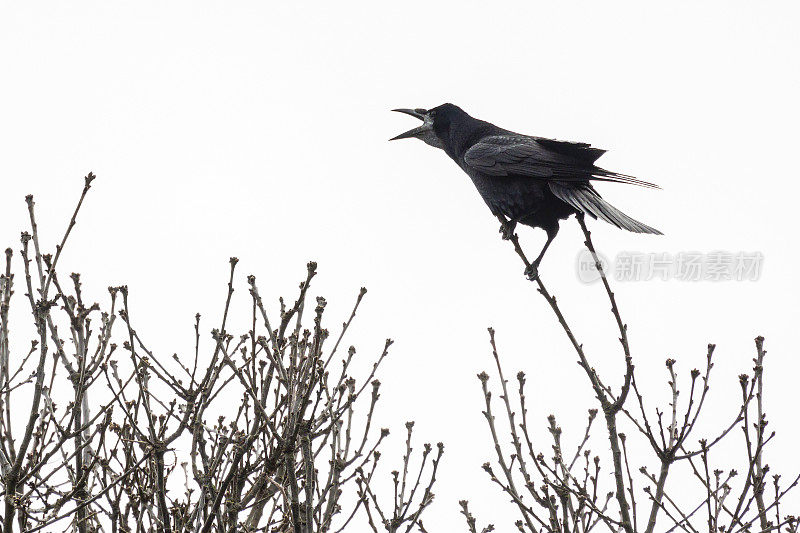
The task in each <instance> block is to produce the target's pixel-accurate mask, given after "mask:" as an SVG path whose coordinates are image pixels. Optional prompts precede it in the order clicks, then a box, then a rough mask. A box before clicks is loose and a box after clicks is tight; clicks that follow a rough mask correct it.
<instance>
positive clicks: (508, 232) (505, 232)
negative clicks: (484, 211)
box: [497, 215, 517, 241]
mask: <svg viewBox="0 0 800 533" xmlns="http://www.w3.org/2000/svg"><path fill="white" fill-rule="evenodd" d="M497 218H498V219H500V235H502V236H503V240H504V241H507V240H509V239H511V236H512V235H514V229H515V228H516V227H517V219H515V218H513V219H511V220H508V219H506V217H505V215H497Z"/></svg>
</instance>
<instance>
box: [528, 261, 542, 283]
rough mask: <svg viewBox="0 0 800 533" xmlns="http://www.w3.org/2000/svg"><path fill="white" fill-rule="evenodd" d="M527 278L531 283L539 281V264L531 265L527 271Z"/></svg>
mask: <svg viewBox="0 0 800 533" xmlns="http://www.w3.org/2000/svg"><path fill="white" fill-rule="evenodd" d="M525 277H526V278H528V279H529V280H530V281H536V280H537V279H539V263H531V265H530V266H529V267H528V268H526V269H525Z"/></svg>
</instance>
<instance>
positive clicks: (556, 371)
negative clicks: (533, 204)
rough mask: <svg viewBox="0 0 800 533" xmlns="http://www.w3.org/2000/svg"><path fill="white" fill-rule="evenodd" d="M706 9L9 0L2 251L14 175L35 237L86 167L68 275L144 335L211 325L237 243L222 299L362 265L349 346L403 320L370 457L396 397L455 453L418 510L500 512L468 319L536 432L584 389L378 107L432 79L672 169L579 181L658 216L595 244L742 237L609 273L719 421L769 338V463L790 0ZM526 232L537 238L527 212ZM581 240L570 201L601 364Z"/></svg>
mask: <svg viewBox="0 0 800 533" xmlns="http://www.w3.org/2000/svg"><path fill="white" fill-rule="evenodd" d="M698 4H699V3H696V2H693V3H683V2H673V3H670V5H668V6H664V5H661V6H658V7H647V8H645V7H643V5H642V3H638V2H624V3H623V2H603V3H602V4H601V3H592V2H581V3H572V2H569V3H558V5H556V3H555V2H491V3H489V2H438V3H434V2H402V3H401V2H393V3H386V2H363V3H351V2H317V3H292V4H289V3H280V4H279V3H277V2H236V3H233V2H224V3H223V2H218V3H210V2H170V3H164V2H144V1H140V2H135V3H124V4H123V3H116V2H94V3H91V2H84V3H80V4H76V3H61V2H47V3H35V4H34V3H14V4H11V3H3V4H0V76H2V78H0V80H2V81H0V147H1V148H0V176H2V189H0V217H2V218H1V219H0V220H1V221H2V224H1V225H0V237H2V239H0V244H2V245H3V246H4V247H5V246H9V245H11V246H13V247H14V248H15V249H18V248H19V245H18V236H19V231H21V230H22V229H25V228H26V226H25V224H26V220H27V218H26V210H25V203H24V200H23V198H24V195H25V194H27V193H33V194H34V195H35V197H36V201H37V206H38V209H39V212H40V225H41V227H42V231H43V236H44V242H45V244H46V245H47V246H48V247H50V248H51V249H52V248H53V246H54V244H55V240H56V238H57V237H59V236H60V235H61V232H62V229H63V227H64V225H65V224H66V221H67V220H68V218H69V214H70V213H71V211H72V209H73V205H74V200H75V199H76V198H77V195H78V193H79V191H80V187H81V186H82V177H83V176H84V175H85V174H86V173H87V172H88V171H90V170H91V171H94V172H95V173H96V174H97V176H98V179H97V181H96V182H95V186H94V187H93V190H92V191H91V194H90V196H89V198H88V201H87V203H86V205H85V207H84V210H83V211H82V213H81V216H80V219H79V222H78V226H77V228H76V231H75V232H74V234H73V237H72V240H71V242H70V243H69V246H68V249H67V252H66V253H65V255H64V257H63V263H62V264H61V270H62V272H70V271H72V270H79V271H81V272H82V273H83V277H84V278H83V279H84V282H85V283H86V286H87V291H89V294H92V295H94V298H95V299H97V300H100V299H104V298H105V297H106V296H105V287H107V286H108V285H117V284H122V283H126V284H128V285H129V286H130V289H131V294H132V297H131V300H132V305H133V308H134V312H135V315H134V320H135V321H136V322H137V324H138V325H137V330H138V332H139V333H140V334H142V335H144V336H145V337H146V338H148V339H149V343H150V345H151V346H153V347H156V349H157V350H158V351H160V352H161V353H163V354H167V355H168V354H171V353H172V352H177V353H179V354H186V355H187V356H188V355H189V354H190V352H191V346H192V322H193V316H194V313H195V312H197V311H199V312H201V313H203V315H204V316H206V317H207V318H208V320H207V321H206V322H205V325H206V330H208V329H210V328H211V327H212V325H215V324H216V322H217V319H216V317H217V316H218V315H219V312H220V310H221V304H222V301H223V297H224V292H225V282H226V279H227V278H226V272H227V269H228V257H229V256H231V255H236V256H238V257H239V258H240V259H241V263H240V277H239V285H238V288H239V289H240V290H239V292H238V293H237V296H238V303H239V304H240V305H241V307H240V310H241V312H242V316H243V315H244V314H245V313H246V312H247V309H248V307H247V306H248V303H247V296H246V290H245V280H244V276H245V275H246V274H248V273H253V274H256V275H257V277H258V279H259V283H260V285H261V287H262V291H263V293H264V294H265V295H268V296H269V297H270V298H273V300H271V301H274V297H276V296H277V295H278V294H284V295H286V296H287V297H294V294H295V288H296V286H297V282H298V281H299V280H300V278H301V277H302V276H303V274H304V270H305V268H304V265H305V263H306V261H308V260H309V259H314V260H316V261H318V262H319V272H320V274H319V276H318V279H317V281H316V283H315V287H316V291H317V293H318V294H322V295H324V296H326V297H327V299H328V301H329V302H330V306H329V311H328V312H329V318H328V319H329V324H330V325H331V327H334V326H335V325H337V324H338V323H339V322H340V320H341V319H344V318H345V314H346V313H347V312H348V311H349V308H350V306H351V304H352V302H353V300H354V298H355V295H356V293H357V291H358V288H359V287H360V286H362V285H365V286H367V287H368V288H369V290H370V292H369V294H368V295H367V297H366V300H365V305H364V307H363V309H362V313H361V316H360V317H359V318H358V319H357V326H356V327H355V328H354V330H353V336H352V337H351V339H350V341H351V342H354V343H355V344H356V345H357V346H358V348H359V353H360V354H361V356H362V357H365V358H366V357H372V354H377V353H378V350H379V348H380V347H381V346H382V339H383V338H384V337H387V336H388V337H392V338H394V339H395V340H396V344H395V346H394V348H393V350H392V353H391V357H390V359H389V360H388V361H387V362H386V366H385V368H384V369H383V372H382V381H383V383H384V389H383V395H382V400H381V403H382V404H383V405H382V411H381V415H380V416H381V419H380V420H381V424H382V425H390V426H391V428H392V430H393V436H394V437H393V440H392V443H391V444H390V447H389V448H388V449H387V450H389V451H391V450H393V449H394V450H397V451H399V447H400V444H401V441H402V432H403V427H402V423H403V421H405V420H406V419H414V420H416V421H417V426H416V429H417V436H418V438H419V439H420V442H421V440H422V439H424V440H431V441H436V440H443V441H444V442H445V444H446V446H447V449H446V450H447V452H446V455H445V460H444V463H443V466H442V470H441V475H440V481H439V485H438V489H437V490H436V493H437V499H436V502H435V504H434V506H433V507H432V508H431V509H430V510H429V511H427V512H426V515H425V522H426V524H427V526H429V528H430V530H431V531H447V530H448V527H452V526H448V525H447V524H452V523H453V521H457V523H458V527H459V528H460V527H461V522H460V520H461V517H460V516H459V515H458V514H457V513H458V508H457V503H456V502H457V501H458V500H459V499H462V498H468V499H470V500H471V501H472V502H473V508H474V511H475V512H476V514H477V515H478V517H479V519H480V520H481V521H482V522H485V521H489V520H491V521H493V522H495V524H497V525H498V526H501V525H502V526H503V529H505V528H508V527H509V526H510V521H509V520H508V518H507V517H506V516H504V512H503V511H501V510H500V509H504V508H503V507H493V505H494V504H496V503H497V502H500V504H501V505H505V504H504V503H502V502H503V501H504V499H503V498H499V497H497V495H496V491H495V488H494V487H492V486H490V484H489V481H488V480H487V478H486V477H485V474H484V473H483V472H482V471H481V470H480V464H481V463H482V462H484V461H485V460H488V459H489V458H490V457H491V453H492V450H491V448H490V446H489V441H488V435H487V433H486V430H485V427H484V422H483V420H482V417H481V415H480V409H481V407H480V405H481V401H482V398H481V395H480V392H479V386H478V382H477V379H475V374H476V373H477V372H479V371H480V370H482V369H487V370H489V369H490V364H491V359H490V357H489V356H490V352H489V350H488V342H487V340H488V336H487V333H486V329H485V328H486V327H487V326H489V325H492V326H494V327H495V328H496V329H497V334H498V339H499V344H500V348H501V350H502V354H503V357H504V360H505V363H506V372H507V374H508V375H509V376H513V375H514V374H515V373H516V371H517V370H518V369H524V370H525V371H526V372H527V373H528V375H529V386H530V387H531V391H530V401H531V402H534V400H535V403H533V404H532V406H531V412H530V415H529V416H531V417H533V418H534V419H535V420H537V421H538V423H539V424H540V426H542V427H544V423H545V417H546V415H547V414H549V413H550V412H556V413H558V414H560V416H559V420H560V422H561V425H562V426H563V427H564V430H565V433H566V435H567V437H566V438H567V439H575V438H577V437H578V435H577V434H578V433H579V432H580V431H582V426H581V424H582V422H583V416H584V415H583V413H584V411H585V409H586V408H588V407H593V404H592V398H591V395H590V394H589V391H588V386H587V383H586V378H585V376H584V375H583V374H582V373H581V371H580V369H579V368H578V367H577V365H575V363H574V360H575V356H574V354H573V353H572V352H571V350H570V348H569V346H568V343H567V340H566V338H565V337H564V335H563V334H562V332H561V331H560V329H559V328H558V327H557V323H556V322H555V320H554V318H553V317H552V315H551V313H550V311H549V310H548V308H547V307H546V304H545V302H544V300H542V299H541V297H539V295H538V294H537V293H536V292H535V290H534V288H533V285H532V284H530V283H528V282H526V281H525V280H524V279H523V277H522V275H521V274H522V265H521V264H520V262H519V259H518V258H517V257H516V256H515V255H514V253H513V250H512V249H511V247H510V245H509V244H508V243H505V242H502V241H501V240H500V238H499V236H498V234H497V222H496V221H495V219H494V218H493V217H492V216H491V215H490V213H489V211H488V209H487V208H486V206H485V205H484V204H483V202H482V201H481V200H480V198H479V196H478V194H477V192H476V191H475V190H474V188H473V186H472V184H471V183H470V182H469V180H468V178H467V177H466V176H465V175H464V174H463V173H461V171H460V170H459V169H458V168H457V167H456V166H455V165H454V164H453V163H452V162H451V161H450V160H449V159H448V158H447V157H446V156H445V155H444V153H442V152H440V151H438V150H434V149H432V148H430V147H428V146H425V145H424V144H422V143H420V142H418V141H402V142H396V143H388V142H387V141H386V139H388V138H389V137H392V136H394V135H396V134H397V133H400V132H402V131H405V130H406V129H409V128H410V127H412V126H414V125H415V124H414V121H413V119H411V118H410V117H406V116H403V115H399V114H395V113H390V112H389V110H390V109H392V108H395V107H433V106H435V105H438V104H440V103H443V102H445V101H450V102H453V103H456V104H458V105H460V106H461V107H463V108H464V109H465V110H466V111H467V112H470V113H471V114H473V115H474V116H477V117H479V118H483V119H487V120H490V121H492V122H494V123H496V124H498V125H501V126H503V127H506V128H508V129H512V130H515V131H519V132H522V133H530V134H536V135H542V136H548V137H555V138H563V139H570V140H581V141H588V142H591V143H593V144H594V145H596V146H599V147H602V148H606V149H609V150H611V151H610V153H609V154H607V155H606V156H604V157H603V159H602V160H601V164H602V166H604V167H606V168H610V169H613V170H617V171H620V172H625V173H629V174H633V175H636V176H638V177H641V178H643V179H647V180H650V181H654V182H657V183H659V184H661V185H662V186H663V187H664V190H663V191H655V192H654V191H647V190H643V189H638V188H628V187H624V186H614V185H607V186H601V187H600V191H601V193H603V194H604V195H605V196H606V198H608V199H610V200H611V201H612V203H614V204H615V205H616V206H617V207H619V208H621V209H623V210H624V211H626V212H628V213H629V214H631V215H632V216H634V217H635V218H639V219H641V220H643V221H644V222H646V223H648V224H652V225H654V226H655V227H658V228H659V229H661V230H662V231H664V233H665V234H666V235H665V236H664V237H650V236H639V235H633V234H630V233H624V232H621V231H618V230H616V229H615V228H613V227H611V226H608V225H605V224H603V223H597V222H595V223H593V224H592V225H591V228H592V229H593V230H594V237H595V244H596V246H597V247H598V249H599V250H601V251H602V252H603V253H604V254H606V255H607V256H610V257H613V256H615V255H616V254H617V253H618V252H620V251H643V252H669V253H678V252H681V251H702V252H711V251H714V250H726V251H731V252H738V251H746V252H751V251H759V252H761V253H763V255H764V258H765V260H764V264H763V273H762V276H761V279H760V280H759V281H758V282H719V283H713V282H695V283H689V282H679V281H674V280H673V281H668V282H662V281H649V282H639V283H617V284H616V285H615V287H616V289H617V293H618V298H619V303H620V306H621V309H622V312H623V315H624V318H625V319H626V321H627V322H628V323H629V328H630V336H631V342H632V346H633V349H634V356H635V361H636V364H637V369H638V370H637V371H638V376H639V380H640V381H641V382H642V383H645V384H649V386H650V387H653V389H652V390H654V391H656V392H654V393H653V394H654V395H655V396H654V399H657V400H662V399H664V400H665V399H666V397H665V396H664V395H663V394H662V393H663V392H665V391H666V385H665V382H666V373H665V371H664V365H663V362H664V360H665V359H666V358H667V357H674V358H676V359H678V368H679V369H680V370H681V371H683V372H684V377H685V376H686V372H688V370H689V369H691V368H693V367H695V366H700V365H702V364H703V363H704V355H705V346H706V343H708V342H716V343H717V344H718V351H717V355H718V359H717V366H716V368H715V371H716V376H715V380H714V382H713V384H714V385H713V386H712V394H713V395H714V399H713V400H712V401H711V403H710V404H709V410H708V413H707V415H708V417H707V418H706V420H707V421H708V424H709V425H708V427H709V428H718V427H721V425H722V420H727V415H731V416H732V412H733V410H734V407H733V406H732V405H730V404H729V403H726V399H733V398H734V397H736V394H737V389H738V384H737V380H736V376H737V375H738V374H739V373H741V372H744V371H747V370H749V369H750V367H751V366H752V363H751V358H752V357H753V355H754V348H753V342H752V339H753V337H755V336H756V335H758V334H761V335H764V336H765V337H766V338H767V340H766V346H767V349H768V351H769V353H768V356H767V375H766V380H767V387H768V388H767V406H768V411H767V412H768V415H769V418H770V427H771V428H773V429H775V430H776V431H778V437H777V439H776V440H775V441H774V444H773V445H772V450H771V452H769V454H768V456H767V459H768V461H769V462H770V463H771V464H772V465H773V470H777V471H780V472H782V473H784V474H785V478H788V477H789V474H795V473H796V471H797V469H798V462H797V459H796V455H795V453H796V452H795V451H794V450H795V446H796V443H797V441H798V439H800V429H798V427H797V424H796V410H795V403H796V395H795V393H796V387H797V376H798V373H799V372H800V362H798V357H797V355H798V354H797V344H796V332H797V320H798V311H797V302H798V297H799V296H800V290H798V284H797V278H796V270H797V265H798V262H799V261H800V252H799V251H798V248H797V246H796V245H795V243H796V241H797V237H796V231H795V223H796V214H795V210H796V201H795V199H796V197H797V194H798V192H800V191H799V190H798V185H797V177H798V171H797V163H796V150H797V149H796V147H797V145H798V142H800V135H798V132H797V124H798V122H799V121H800V106H799V105H798V100H797V95H798V94H800V68H799V67H800V65H798V55H797V51H798V50H800V37H798V33H797V21H798V10H797V8H796V7H795V5H794V3H793V2H788V1H787V2H759V3H752V2H747V3H745V2H704V3H703V5H702V6H699V5H698ZM520 232H521V235H522V239H523V241H524V244H525V246H526V248H528V249H529V253H530V254H531V255H534V254H535V251H536V250H538V247H539V246H540V245H541V243H542V242H543V233H542V232H540V231H534V230H531V229H529V228H522V229H521V230H520ZM580 247H581V238H580V231H579V228H578V227H577V224H576V223H575V222H574V220H570V221H567V222H566V223H564V224H562V231H561V233H560V235H559V238H558V239H557V240H556V242H555V243H554V245H553V246H552V247H551V249H550V251H549V252H548V255H547V257H546V259H545V261H544V263H543V266H542V269H541V272H542V276H543V279H544V280H545V283H546V284H547V285H548V287H549V288H550V290H551V291H553V292H554V293H555V294H557V295H558V297H559V300H560V302H561V303H562V305H563V308H564V309H565V312H566V314H567V316H568V317H569V319H570V320H571V321H572V323H573V325H574V328H575V330H576V333H577V334H578V336H579V338H580V339H581V340H582V342H584V343H585V345H586V348H587V351H588V353H589V355H590V357H591V358H592V361H593V362H594V364H595V365H596V366H597V367H598V369H600V370H601V371H604V372H606V374H605V375H607V376H610V375H612V374H609V372H619V370H620V368H621V367H620V357H619V355H618V350H617V341H616V336H615V333H614V331H613V329H612V326H613V323H612V322H611V320H610V316H608V313H607V307H608V304H607V302H606V300H605V299H604V297H603V294H602V292H601V289H600V287H599V286H597V285H584V284H582V283H580V282H579V281H578V280H577V277H576V274H575V258H576V256H577V254H578V252H579V250H580ZM18 266H19V265H18ZM21 294H22V291H21V289H20V291H18V297H17V298H18V299H17V304H18V305H22V304H23V301H22V300H21V299H19V298H20V297H21ZM240 324H241V330H242V331H246V329H247V326H246V323H244V322H241V323H240ZM607 379H608V380H609V381H611V378H610V377H609V378H607ZM495 382H496V380H495ZM655 387H657V388H655ZM662 405H663V404H662ZM629 432H630V433H632V431H630V430H629ZM698 437H699V435H698ZM734 438H735V439H739V435H738V434H737V435H736V436H735V437H734ZM736 442H737V444H738V441H736ZM541 444H542V446H541V447H542V449H543V451H545V452H547V451H548V448H547V447H548V443H547V441H546V440H542V441H541ZM599 446H602V444H601V445H599ZM420 448H421V446H420ZM598 449H600V448H598ZM399 459H400V454H399V453H394V454H388V455H386V456H385V460H387V461H395V462H399ZM720 459H724V458H723V457H720ZM650 464H651V467H652V464H653V463H652V462H651V463H650ZM387 466H388V464H387ZM387 470H388V469H387ZM387 475H388V474H387ZM676 479H677V478H676ZM674 488H675V485H673V489H674ZM799 501H800V498H798V497H797V496H795V499H794V502H795V503H797V502H799Z"/></svg>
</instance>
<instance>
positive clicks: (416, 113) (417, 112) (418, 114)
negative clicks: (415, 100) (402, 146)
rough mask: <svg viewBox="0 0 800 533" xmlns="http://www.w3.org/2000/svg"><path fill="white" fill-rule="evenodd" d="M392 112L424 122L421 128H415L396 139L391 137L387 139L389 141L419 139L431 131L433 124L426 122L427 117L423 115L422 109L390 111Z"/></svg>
mask: <svg viewBox="0 0 800 533" xmlns="http://www.w3.org/2000/svg"><path fill="white" fill-rule="evenodd" d="M392 111H397V112H398V113H405V114H406V115H411V116H412V117H415V118H418V119H420V120H422V121H423V122H424V124H422V126H417V127H416V128H414V129H411V130H408V131H407V132H405V133H401V134H400V135H398V136H397V137H392V138H391V139H389V140H390V141H396V140H397V139H408V138H411V137H419V136H420V135H422V134H423V133H425V132H428V131H431V130H432V129H433V123H432V122H431V121H430V120H428V116H427V115H426V114H425V112H424V111H425V110H424V109H392Z"/></svg>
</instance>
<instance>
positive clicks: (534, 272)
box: [525, 222, 558, 281]
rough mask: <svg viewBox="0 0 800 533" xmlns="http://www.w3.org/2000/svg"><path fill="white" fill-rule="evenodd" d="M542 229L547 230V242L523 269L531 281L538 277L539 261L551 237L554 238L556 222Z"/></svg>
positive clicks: (551, 239) (556, 231) (556, 227)
mask: <svg viewBox="0 0 800 533" xmlns="http://www.w3.org/2000/svg"><path fill="white" fill-rule="evenodd" d="M544 230H545V231H546V232H547V242H545V243H544V247H542V251H541V252H539V257H537V258H536V259H535V260H534V261H533V263H531V265H530V266H529V267H528V268H526V269H525V276H526V277H527V278H528V279H529V280H531V281H533V280H535V279H536V278H538V277H539V263H541V262H542V258H543V257H544V253H545V252H546V251H547V248H548V247H549V246H550V243H551V242H553V239H555V238H556V235H557V234H558V222H556V224H555V225H554V226H550V227H548V228H544Z"/></svg>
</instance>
